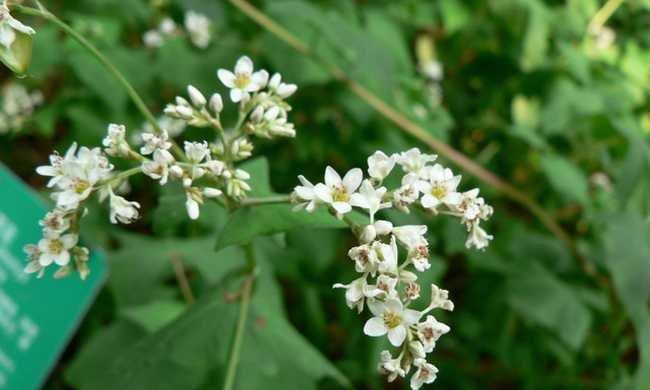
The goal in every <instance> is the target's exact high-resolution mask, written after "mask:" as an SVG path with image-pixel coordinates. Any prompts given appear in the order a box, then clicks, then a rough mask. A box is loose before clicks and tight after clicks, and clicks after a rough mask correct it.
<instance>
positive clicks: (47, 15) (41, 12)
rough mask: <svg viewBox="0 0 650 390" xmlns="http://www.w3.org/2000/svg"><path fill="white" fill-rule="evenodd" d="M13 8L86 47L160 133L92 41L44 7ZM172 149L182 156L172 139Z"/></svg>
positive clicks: (127, 86)
mask: <svg viewBox="0 0 650 390" xmlns="http://www.w3.org/2000/svg"><path fill="white" fill-rule="evenodd" d="M14 9H15V10H16V11H18V12H21V13H23V14H25V15H31V16H38V17H41V18H43V19H45V20H47V21H49V22H52V23H54V24H56V25H57V26H58V27H59V28H60V29H61V30H63V31H64V32H65V33H66V34H68V35H69V36H71V37H72V38H74V39H75V40H76V41H77V42H79V43H80V44H81V45H82V46H83V47H84V48H85V49H87V50H88V51H89V52H90V53H91V54H92V55H93V56H94V57H95V58H96V59H97V60H98V61H99V62H101V63H102V65H104V67H105V68H106V69H107V70H108V71H109V73H111V74H112V75H113V77H115V79H116V80H117V81H118V82H119V83H120V84H121V85H122V87H123V88H124V90H125V91H126V93H127V94H128V95H129V97H130V98H131V100H132V101H133V103H134V104H135V106H136V107H137V108H138V110H140V112H141V113H142V115H144V117H145V118H146V119H147V121H148V122H149V123H150V124H151V126H153V128H154V129H155V130H156V131H157V132H158V133H161V132H162V129H161V128H160V126H159V125H158V121H157V120H156V118H155V117H154V116H153V114H152V113H151V111H149V109H148V108H147V106H146V104H145V103H144V101H143V100H142V98H141V97H140V95H138V93H137V92H136V90H135V89H134V88H133V86H132V85H131V84H130V83H129V81H128V80H127V79H126V77H124V75H123V74H122V73H121V72H120V71H119V70H118V69H117V67H116V66H115V65H113V63H112V62H111V61H110V60H109V59H108V58H107V57H106V56H105V55H104V54H102V52H100V51H99V50H98V49H97V48H96V47H95V46H94V45H93V44H92V43H90V42H89V41H88V40H87V39H86V38H84V37H83V36H82V35H81V34H79V33H78V32H77V31H75V30H74V29H73V28H72V27H70V26H69V25H68V24H66V23H65V22H64V21H62V20H61V19H59V18H58V17H57V16H56V15H54V14H53V13H51V12H50V11H47V10H45V9H37V8H32V7H25V6H22V5H16V6H14ZM172 149H173V151H174V153H175V154H176V155H177V157H179V158H181V157H183V156H184V154H183V150H182V149H181V148H180V147H179V146H178V145H177V144H176V143H175V142H173V140H172Z"/></svg>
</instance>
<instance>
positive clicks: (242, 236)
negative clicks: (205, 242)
mask: <svg viewBox="0 0 650 390" xmlns="http://www.w3.org/2000/svg"><path fill="white" fill-rule="evenodd" d="M292 209H293V205H289V204H270V205H262V206H255V207H244V208H241V209H238V210H237V211H235V212H234V213H233V214H232V215H231V216H230V218H229V219H228V222H227V223H226V226H225V227H224V229H223V231H222V233H221V235H220V236H219V238H218V240H217V246H216V249H217V250H219V249H221V248H225V247H227V246H229V245H240V244H245V243H247V242H250V240H251V239H253V238H254V237H257V236H264V235H270V234H274V233H279V232H286V231H290V230H294V229H299V228H337V229H342V228H346V227H347V226H348V225H347V224H346V223H345V222H343V221H340V220H338V219H336V217H334V216H332V215H331V214H329V213H328V212H327V210H326V209H325V208H319V209H317V210H316V211H314V212H313V213H308V212H306V211H293V210H292Z"/></svg>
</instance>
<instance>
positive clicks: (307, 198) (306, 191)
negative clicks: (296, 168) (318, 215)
mask: <svg viewBox="0 0 650 390" xmlns="http://www.w3.org/2000/svg"><path fill="white" fill-rule="evenodd" d="M298 180H300V183H301V184H302V185H301V186H296V187H295V188H294V189H293V192H294V194H295V196H296V197H297V198H298V200H299V201H301V203H298V204H297V205H296V209H301V208H304V209H305V210H307V212H310V213H311V212H313V211H314V210H316V206H318V203H319V199H318V197H317V196H316V192H315V190H314V185H313V184H312V183H311V182H310V181H309V180H307V179H305V177H304V176H303V175H299V176H298Z"/></svg>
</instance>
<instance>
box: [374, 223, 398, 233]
mask: <svg viewBox="0 0 650 390" xmlns="http://www.w3.org/2000/svg"><path fill="white" fill-rule="evenodd" d="M374 227H375V232H376V233H377V235H378V236H385V235H388V234H390V233H391V232H392V231H393V224H392V223H391V222H390V221H384V220H381V219H380V220H377V221H375V223H374Z"/></svg>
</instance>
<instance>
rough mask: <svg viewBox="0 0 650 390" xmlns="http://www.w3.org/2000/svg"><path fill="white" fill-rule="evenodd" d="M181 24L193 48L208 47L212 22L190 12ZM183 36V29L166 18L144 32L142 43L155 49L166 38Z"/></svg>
mask: <svg viewBox="0 0 650 390" xmlns="http://www.w3.org/2000/svg"><path fill="white" fill-rule="evenodd" d="M183 24H184V27H185V33H186V34H187V36H188V37H189V39H190V42H192V44H193V45H194V46H196V47H198V48H199V49H205V48H207V47H208V46H209V45H210V41H211V40H212V39H211V29H212V22H211V21H210V19H209V18H208V17H207V16H205V15H203V14H201V13H198V12H196V11H192V10H190V11H187V12H186V13H185V19H184V21H183ZM183 34H184V32H183V29H182V28H181V27H179V26H178V25H177V24H176V22H174V20H173V19H172V18H169V17H166V18H164V19H163V20H161V21H160V23H159V24H158V27H156V28H155V29H152V30H148V31H146V32H145V33H144V35H143V36H142V41H143V42H144V44H145V46H147V47H151V48H157V47H160V46H162V45H163V44H164V43H165V40H166V39H167V38H169V37H173V36H177V35H183Z"/></svg>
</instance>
